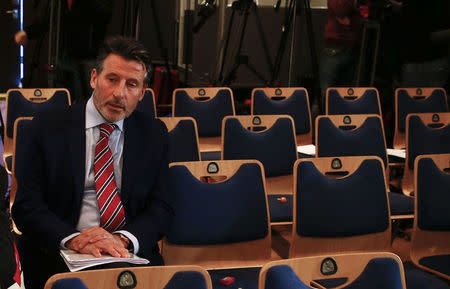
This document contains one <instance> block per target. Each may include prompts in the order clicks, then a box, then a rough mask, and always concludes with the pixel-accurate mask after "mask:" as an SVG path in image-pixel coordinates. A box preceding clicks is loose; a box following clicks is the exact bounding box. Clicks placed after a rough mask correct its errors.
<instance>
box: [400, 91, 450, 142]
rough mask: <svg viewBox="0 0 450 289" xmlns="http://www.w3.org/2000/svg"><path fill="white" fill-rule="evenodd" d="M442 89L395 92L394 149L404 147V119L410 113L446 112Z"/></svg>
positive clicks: (445, 99) (445, 97)
mask: <svg viewBox="0 0 450 289" xmlns="http://www.w3.org/2000/svg"><path fill="white" fill-rule="evenodd" d="M447 111H448V103H447V95H446V93H445V90H444V89H443V88H425V87H423V88H397V89H396V90H395V133H394V148H395V149H404V148H405V147H406V139H405V135H406V117H407V115H408V114H410V113H427V112H430V113H431V112H447Z"/></svg>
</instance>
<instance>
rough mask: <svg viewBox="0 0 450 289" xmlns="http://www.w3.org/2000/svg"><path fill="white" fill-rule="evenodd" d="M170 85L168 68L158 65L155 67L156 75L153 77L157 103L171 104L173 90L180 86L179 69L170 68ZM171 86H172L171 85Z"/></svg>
mask: <svg viewBox="0 0 450 289" xmlns="http://www.w3.org/2000/svg"><path fill="white" fill-rule="evenodd" d="M170 81H171V83H170V85H169V77H168V74H167V68H166V67H163V66H157V67H156V68H155V77H154V78H153V91H154V92H155V103H156V104H170V103H172V92H173V90H174V89H175V88H178V86H179V84H180V76H179V74H178V70H175V69H171V70H170ZM169 86H170V87H169Z"/></svg>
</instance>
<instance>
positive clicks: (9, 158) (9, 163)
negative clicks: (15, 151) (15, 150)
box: [5, 156, 13, 171]
mask: <svg viewBox="0 0 450 289" xmlns="http://www.w3.org/2000/svg"><path fill="white" fill-rule="evenodd" d="M12 159H13V158H12V156H7V157H6V158H5V161H6V162H5V166H6V168H7V169H8V170H9V171H11V170H12Z"/></svg>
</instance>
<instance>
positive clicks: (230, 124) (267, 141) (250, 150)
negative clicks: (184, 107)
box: [223, 118, 297, 177]
mask: <svg viewBox="0 0 450 289" xmlns="http://www.w3.org/2000/svg"><path fill="white" fill-rule="evenodd" d="M223 139H224V145H223V157H224V159H225V160H236V159H256V160H259V161H260V162H262V164H263V165H264V172H265V175H266V177H273V176H281V175H288V174H292V167H293V165H294V163H295V161H296V160H297V147H296V145H295V136H294V135H293V129H292V122H291V121H290V119H287V118H280V119H278V120H277V121H276V122H275V123H274V124H273V126H272V127H270V128H268V129H267V130H266V131H263V132H252V131H249V130H247V129H246V128H245V127H243V126H242V125H241V123H240V122H239V120H237V119H235V118H231V119H227V121H226V122H225V132H224V138H223Z"/></svg>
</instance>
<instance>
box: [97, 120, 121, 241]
mask: <svg viewBox="0 0 450 289" xmlns="http://www.w3.org/2000/svg"><path fill="white" fill-rule="evenodd" d="M115 128H117V125H115V124H107V123H103V124H101V125H100V139H99V140H98V142H97V145H96V147H95V158H94V174H95V178H94V179H95V192H96V194H97V202H98V208H99V210H100V226H101V227H103V228H104V229H105V230H107V231H108V232H114V231H116V230H117V229H119V228H120V227H122V226H123V225H124V224H125V212H124V209H123V206H122V202H121V201H120V196H119V190H118V189H117V185H116V180H115V178H114V165H113V162H114V160H113V157H112V153H111V150H110V148H109V145H108V142H109V136H110V135H111V133H112V132H113V130H114V129H115Z"/></svg>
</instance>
